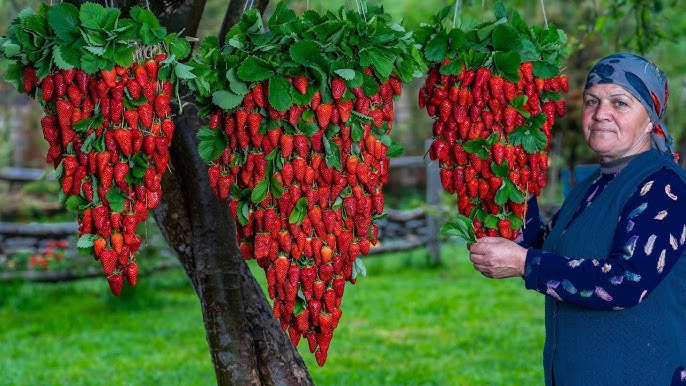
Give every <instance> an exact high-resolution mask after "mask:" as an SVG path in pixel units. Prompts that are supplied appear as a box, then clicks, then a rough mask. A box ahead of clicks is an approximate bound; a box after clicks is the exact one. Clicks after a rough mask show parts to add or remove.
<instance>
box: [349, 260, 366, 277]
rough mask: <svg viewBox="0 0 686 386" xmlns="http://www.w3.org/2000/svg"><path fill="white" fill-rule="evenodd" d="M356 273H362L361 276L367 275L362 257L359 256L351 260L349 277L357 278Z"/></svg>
mask: <svg viewBox="0 0 686 386" xmlns="http://www.w3.org/2000/svg"><path fill="white" fill-rule="evenodd" d="M357 275H362V277H367V267H365V266H364V263H363V262H362V259H360V258H359V257H358V258H357V259H355V261H354V262H353V272H352V275H351V277H352V278H353V279H355V278H357Z"/></svg>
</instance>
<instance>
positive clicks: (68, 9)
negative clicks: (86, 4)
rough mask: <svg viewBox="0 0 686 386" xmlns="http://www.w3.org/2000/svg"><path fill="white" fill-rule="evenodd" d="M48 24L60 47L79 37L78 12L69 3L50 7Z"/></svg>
mask: <svg viewBox="0 0 686 386" xmlns="http://www.w3.org/2000/svg"><path fill="white" fill-rule="evenodd" d="M48 23H49V24H50V27H52V29H53V31H54V32H55V35H57V37H58V38H59V39H60V40H61V43H62V45H68V44H70V43H72V42H74V41H76V40H78V39H79V38H80V37H81V30H80V29H79V10H78V8H76V7H75V6H74V5H72V4H70V3H66V2H65V3H59V4H56V5H54V6H52V7H50V9H49V10H48Z"/></svg>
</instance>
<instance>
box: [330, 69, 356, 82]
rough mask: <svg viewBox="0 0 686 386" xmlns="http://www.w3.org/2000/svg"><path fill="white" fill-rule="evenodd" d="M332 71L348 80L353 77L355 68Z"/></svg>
mask: <svg viewBox="0 0 686 386" xmlns="http://www.w3.org/2000/svg"><path fill="white" fill-rule="evenodd" d="M334 73H336V75H338V76H340V77H341V78H343V79H345V80H348V81H350V80H353V79H355V70H351V69H349V68H341V69H339V70H336V71H334Z"/></svg>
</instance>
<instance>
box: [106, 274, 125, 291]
mask: <svg viewBox="0 0 686 386" xmlns="http://www.w3.org/2000/svg"><path fill="white" fill-rule="evenodd" d="M107 284H109V286H110V291H112V294H113V295H114V296H119V294H121V290H122V287H123V286H124V277H123V276H122V274H121V273H117V274H114V275H108V276H107Z"/></svg>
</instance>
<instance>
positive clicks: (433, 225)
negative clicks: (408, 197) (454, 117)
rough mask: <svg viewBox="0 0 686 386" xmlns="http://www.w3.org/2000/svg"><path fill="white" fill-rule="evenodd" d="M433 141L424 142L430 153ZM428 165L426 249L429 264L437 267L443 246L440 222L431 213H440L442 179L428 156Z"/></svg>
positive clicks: (436, 166) (426, 160)
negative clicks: (440, 236) (439, 230)
mask: <svg viewBox="0 0 686 386" xmlns="http://www.w3.org/2000/svg"><path fill="white" fill-rule="evenodd" d="M431 142H432V140H431V139H427V140H426V141H425V142H424V149H425V151H426V152H428V151H429V147H430V146H431ZM424 162H425V164H426V207H427V210H426V228H427V234H428V235H429V237H428V239H427V242H426V249H427V252H428V255H429V264H430V265H431V266H437V265H439V264H440V263H441V245H440V241H439V239H438V229H439V225H438V220H437V219H436V217H434V216H432V215H431V213H438V208H439V206H440V199H441V196H440V192H441V179H440V175H439V172H438V163H436V162H433V161H431V159H429V157H428V156H427V157H426V158H425V159H424Z"/></svg>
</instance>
